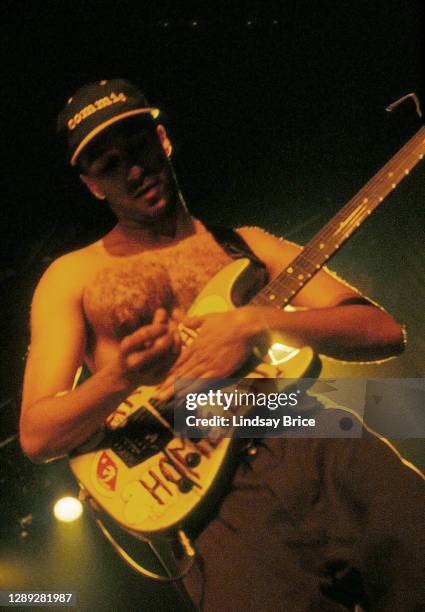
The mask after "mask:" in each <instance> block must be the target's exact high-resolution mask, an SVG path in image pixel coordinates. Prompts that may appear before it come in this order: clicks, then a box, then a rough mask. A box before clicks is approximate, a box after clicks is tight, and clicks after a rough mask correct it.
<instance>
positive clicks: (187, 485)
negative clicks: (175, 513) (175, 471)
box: [178, 478, 193, 493]
mask: <svg viewBox="0 0 425 612" xmlns="http://www.w3.org/2000/svg"><path fill="white" fill-rule="evenodd" d="M178 487H179V491H180V493H189V492H190V491H191V490H192V487H193V484H192V483H191V482H190V480H187V478H182V479H181V480H180V481H179V484H178Z"/></svg>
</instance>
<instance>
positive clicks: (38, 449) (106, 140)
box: [21, 80, 403, 610]
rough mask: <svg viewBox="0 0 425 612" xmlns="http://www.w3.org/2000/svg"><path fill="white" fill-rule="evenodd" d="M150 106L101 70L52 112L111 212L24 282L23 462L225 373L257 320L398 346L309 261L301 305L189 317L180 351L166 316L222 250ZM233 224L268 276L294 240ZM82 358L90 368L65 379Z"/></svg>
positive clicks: (296, 333) (348, 340)
mask: <svg viewBox="0 0 425 612" xmlns="http://www.w3.org/2000/svg"><path fill="white" fill-rule="evenodd" d="M157 114H158V111H157V110H156V109H154V108H152V107H151V106H149V105H148V103H147V101H146V99H145V98H144V96H143V94H142V93H141V92H140V91H138V90H137V88H135V87H134V86H133V85H131V84H130V83H128V82H127V81H124V80H114V81H101V82H99V83H93V84H90V85H87V86H85V87H82V88H81V89H80V90H78V92H77V93H76V94H75V95H74V96H73V98H70V100H69V101H68V104H67V105H66V107H65V108H64V110H63V111H62V113H61V115H60V117H59V127H60V129H61V131H62V132H63V133H65V136H66V139H67V144H68V151H69V156H70V160H71V164H72V165H74V166H77V168H78V170H79V171H80V177H81V180H82V181H83V182H84V183H85V184H86V185H87V187H88V189H89V190H90V191H91V193H92V194H93V195H94V196H95V197H97V198H101V199H106V200H107V202H108V204H109V206H110V207H111V209H112V210H113V212H114V213H115V215H116V217H117V220H118V221H117V225H116V226H115V227H114V228H113V229H112V231H111V232H109V233H108V234H107V235H106V236H105V237H103V238H102V239H101V240H99V241H97V242H95V243H94V244H91V245H89V246H87V247H84V248H83V249H80V250H78V251H75V252H72V253H69V254H67V255H65V256H63V257H61V258H59V259H58V260H56V261H55V262H53V264H52V265H51V266H50V267H49V268H48V270H47V271H46V272H45V274H44V276H43V277H42V279H41V281H40V283H39V285H38V287H37V289H36V292H35V295H34V299H33V304H32V309H31V332H32V339H31V349H30V353H29V357H28V362H27V367H26V372H25V382H24V393H23V403H22V417H21V444H22V448H23V450H24V452H25V453H26V454H27V455H28V456H29V457H30V458H31V459H32V460H33V461H35V462H45V461H48V460H50V459H53V458H55V457H59V456H63V455H65V454H67V453H69V452H70V451H71V450H72V449H74V448H75V447H77V446H78V445H79V444H81V443H82V442H83V441H85V440H86V439H87V438H88V437H89V436H90V435H91V434H92V433H94V432H95V431H96V430H97V429H98V428H99V427H100V426H101V425H102V424H103V422H104V421H105V418H106V417H107V416H108V415H109V414H110V413H111V412H112V411H113V410H114V409H115V408H116V406H117V405H118V404H119V403H120V402H121V401H122V400H123V399H124V398H125V397H126V396H128V395H129V394H130V393H131V391H132V390H134V388H135V387H137V386H139V385H140V384H142V383H152V382H156V381H160V386H159V391H158V392H159V394H160V395H161V396H162V397H166V396H167V394H169V393H170V387H171V384H172V381H173V380H174V379H175V378H177V377H187V378H197V377H226V376H229V375H231V374H232V373H233V372H234V371H235V370H236V369H237V368H238V367H239V366H240V365H241V364H242V363H243V362H244V361H245V360H246V359H247V357H248V356H249V355H250V352H251V350H252V346H253V344H254V343H255V342H256V341H257V340H258V338H261V337H262V335H263V334H265V333H266V332H267V330H270V329H276V330H279V331H280V332H281V333H282V334H283V337H284V338H285V341H286V343H287V344H289V345H292V346H302V345H306V344H308V345H310V346H312V347H313V348H314V349H315V350H316V351H317V352H319V353H324V354H327V355H330V356H333V357H336V358H344V359H353V360H369V359H380V358H384V357H388V356H391V355H395V354H398V353H400V352H401V351H402V349H403V335H402V330H401V328H400V326H399V325H398V324H397V323H396V322H395V321H394V319H393V318H392V317H391V316H390V315H389V314H388V313H386V312H385V311H384V310H383V309H380V308H377V307H376V306H374V305H372V304H370V303H369V302H368V301H367V300H366V299H364V298H362V297H361V296H360V295H359V294H358V293H356V292H355V291H353V290H352V289H351V288H348V287H347V286H346V285H345V284H343V283H342V282H340V281H339V280H337V279H335V278H334V277H333V276H331V275H330V274H328V273H327V272H326V271H320V272H319V273H318V274H317V275H316V276H315V277H314V279H313V280H312V281H311V282H310V283H309V284H308V285H307V286H306V287H305V288H304V289H303V290H302V291H301V292H300V293H299V294H298V295H297V297H296V299H295V300H294V305H295V306H297V305H299V306H304V307H306V308H307V309H306V310H300V311H295V312H286V311H283V310H279V309H275V308H271V307H255V306H245V307H241V308H238V309H236V310H234V311H231V312H228V313H224V314H210V315H206V316H203V317H196V319H189V320H186V321H185V324H186V325H188V326H189V327H190V326H192V327H194V328H196V330H197V332H198V336H197V338H196V339H195V341H194V342H193V343H192V345H191V346H190V347H189V348H188V349H186V350H184V351H181V347H180V341H179V339H178V335H177V333H176V323H175V322H176V320H177V319H179V318H181V317H182V313H183V316H184V312H185V311H186V310H187V309H188V307H189V306H190V304H191V302H192V301H193V300H194V298H195V297H196V295H197V293H198V292H199V291H200V289H201V288H202V287H203V286H204V285H205V283H206V282H207V281H208V279H209V278H210V277H211V276H212V275H214V274H215V273H216V272H217V271H218V270H219V269H221V268H222V267H223V266H224V265H226V263H229V262H230V261H231V260H230V257H229V256H228V255H227V254H226V253H225V252H224V251H223V249H222V248H221V246H219V245H218V244H217V243H216V242H215V241H214V239H213V238H212V236H211V234H210V233H209V232H208V231H207V230H206V228H205V227H204V225H203V224H202V223H201V222H200V221H198V220H197V219H195V218H193V217H192V216H191V215H190V214H189V212H188V211H187V209H186V207H185V205H184V201H183V198H182V196H181V193H180V191H179V188H178V184H177V182H176V178H175V175H174V172H173V169H172V166H171V164H170V155H171V144H170V141H169V139H168V136H167V133H166V131H165V129H164V127H163V126H162V125H160V124H158V123H157V122H156V121H155V117H156V116H157ZM238 232H239V234H240V235H241V236H242V237H243V239H244V240H245V241H246V243H247V244H248V245H249V247H250V248H251V249H252V251H253V252H254V253H255V254H256V255H257V257H258V258H259V259H260V260H261V261H263V262H264V264H265V265H266V267H267V270H268V273H269V275H270V277H272V278H273V277H274V276H276V275H277V274H278V273H279V272H280V271H281V270H282V269H283V267H284V266H285V265H287V264H288V263H289V262H290V261H291V260H292V259H293V258H294V257H295V256H296V255H297V254H298V253H299V251H300V248H299V247H297V246H295V245H293V244H291V243H289V242H286V241H284V240H279V239H277V238H275V237H273V236H271V235H269V234H267V233H265V232H263V231H262V230H260V229H258V228H244V229H240V230H238ZM83 362H85V363H86V364H87V365H88V367H89V369H90V370H91V372H92V376H91V377H90V378H89V379H88V380H86V381H85V382H84V383H82V384H81V385H80V386H78V387H77V388H76V389H74V390H71V389H72V385H73V381H74V377H75V373H76V371H77V369H78V367H79V366H80V365H81V364H82V363H83ZM64 392H65V393H64ZM261 596H262V595H261ZM263 601H264V600H263ZM294 601H295V599H294ZM263 609H266V608H263ZM267 609H269V608H267ZM270 609H271V608H270ZM283 609H289V608H283ZM292 609H294V610H295V609H297V610H298V609H300V610H301V609H304V608H301V607H300V608H296V607H295V604H294V607H293V608H292ZM305 609H307V608H305ZM329 609H330V608H329ZM335 609H337V608H335Z"/></svg>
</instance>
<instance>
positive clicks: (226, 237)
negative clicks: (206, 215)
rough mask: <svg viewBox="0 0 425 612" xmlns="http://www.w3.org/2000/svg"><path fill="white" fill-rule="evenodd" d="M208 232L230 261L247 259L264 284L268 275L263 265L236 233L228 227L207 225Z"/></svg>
mask: <svg viewBox="0 0 425 612" xmlns="http://www.w3.org/2000/svg"><path fill="white" fill-rule="evenodd" d="M206 227H207V229H208V231H209V232H210V233H211V234H212V235H213V237H214V239H215V240H216V242H218V244H219V245H220V246H221V247H222V248H223V250H224V251H225V252H226V253H227V254H228V255H230V257H231V258H232V259H241V258H243V257H247V258H248V259H249V260H251V261H252V263H253V264H254V265H255V266H256V267H257V268H258V271H259V272H261V273H262V274H263V277H264V278H263V282H264V284H266V282H267V280H268V273H267V269H266V266H265V264H264V263H263V262H262V261H261V260H260V259H258V257H257V256H256V254H255V253H254V251H253V250H252V249H251V247H250V246H249V245H248V244H247V243H246V242H245V240H244V239H243V238H242V236H241V235H240V234H238V232H237V231H236V230H234V229H232V228H230V227H225V226H223V225H207V226H206Z"/></svg>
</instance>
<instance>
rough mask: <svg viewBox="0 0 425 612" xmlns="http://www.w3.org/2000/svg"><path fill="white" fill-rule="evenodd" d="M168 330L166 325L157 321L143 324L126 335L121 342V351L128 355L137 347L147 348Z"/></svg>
mask: <svg viewBox="0 0 425 612" xmlns="http://www.w3.org/2000/svg"><path fill="white" fill-rule="evenodd" d="M167 332H168V326H167V325H164V324H159V323H155V324H154V323H152V324H151V325H145V326H143V327H141V328H140V329H138V330H136V331H135V332H133V333H132V334H130V335H129V336H126V337H125V338H124V339H123V340H122V342H121V346H120V348H121V353H122V354H124V355H128V354H129V353H131V352H132V351H135V350H137V349H143V348H149V347H150V346H152V343H153V342H154V341H155V340H156V339H157V338H159V337H160V336H164V335H165V334H166V333H167Z"/></svg>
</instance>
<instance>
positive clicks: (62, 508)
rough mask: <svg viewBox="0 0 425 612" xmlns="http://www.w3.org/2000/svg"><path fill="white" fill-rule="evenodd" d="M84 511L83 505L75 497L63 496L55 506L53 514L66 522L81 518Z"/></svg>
mask: <svg viewBox="0 0 425 612" xmlns="http://www.w3.org/2000/svg"><path fill="white" fill-rule="evenodd" d="M82 513H83V506H82V504H81V502H80V501H78V499H76V498H75V497H62V499H59V500H58V501H57V502H56V503H55V505H54V508H53V514H54V515H55V517H56V518H57V519H58V521H62V522H64V523H71V522H72V521H75V520H77V519H78V518H80V516H81V514H82Z"/></svg>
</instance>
